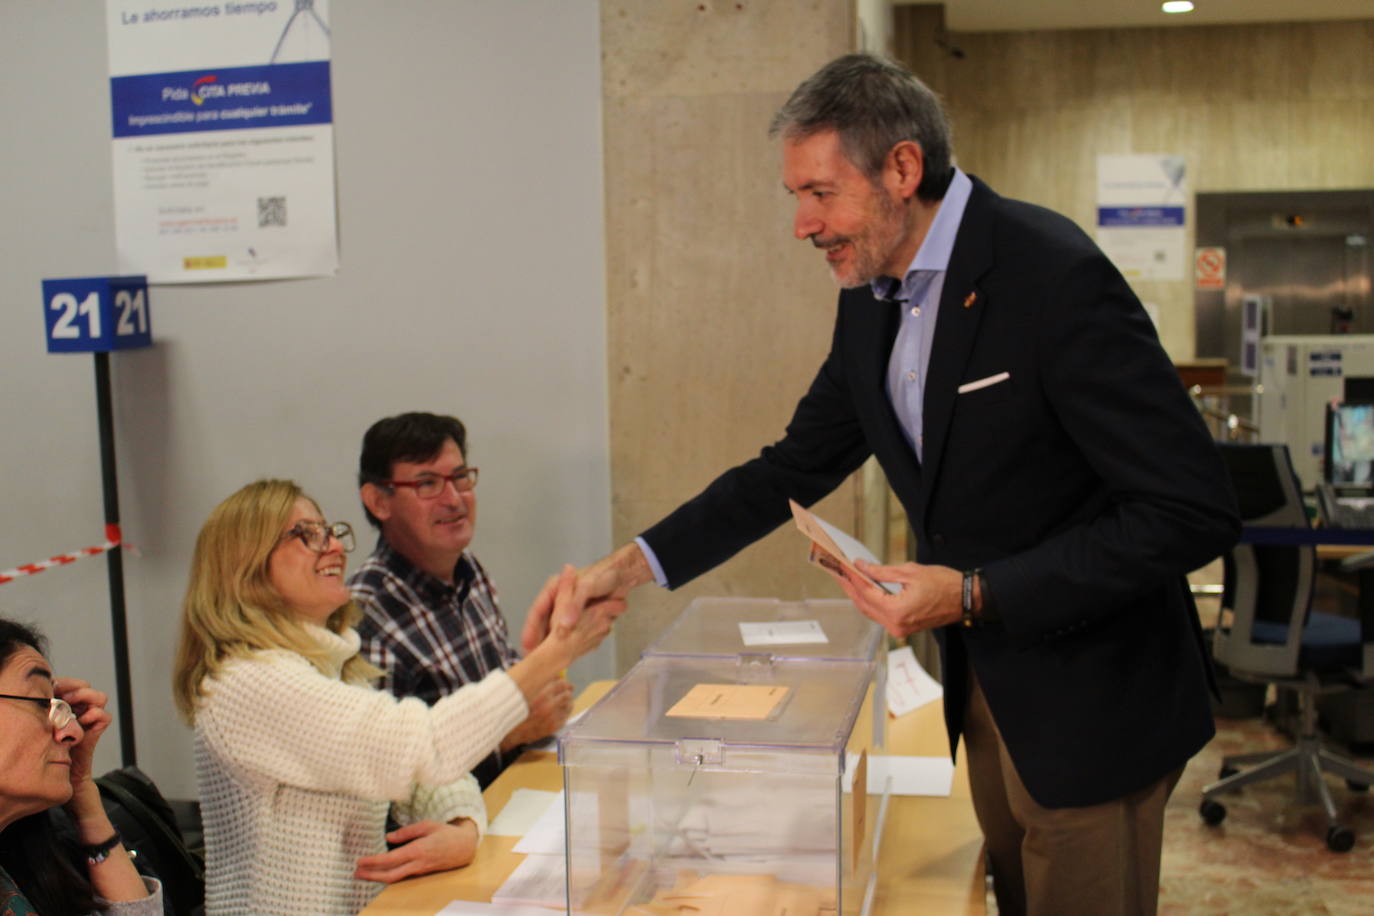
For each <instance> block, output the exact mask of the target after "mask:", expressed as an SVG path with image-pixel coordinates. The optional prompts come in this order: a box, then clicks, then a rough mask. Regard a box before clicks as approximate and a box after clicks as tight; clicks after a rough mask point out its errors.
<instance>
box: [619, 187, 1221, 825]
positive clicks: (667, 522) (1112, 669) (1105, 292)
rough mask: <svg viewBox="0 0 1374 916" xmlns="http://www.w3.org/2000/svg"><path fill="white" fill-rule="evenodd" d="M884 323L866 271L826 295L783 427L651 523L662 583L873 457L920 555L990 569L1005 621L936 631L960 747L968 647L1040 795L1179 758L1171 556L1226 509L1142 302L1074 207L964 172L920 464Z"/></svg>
mask: <svg viewBox="0 0 1374 916" xmlns="http://www.w3.org/2000/svg"><path fill="white" fill-rule="evenodd" d="M897 324H898V308H897V306H896V305H894V304H892V303H888V302H881V301H878V300H876V299H875V298H874V297H873V295H872V293H871V292H870V290H869V289H868V288H867V287H863V288H859V289H851V290H845V291H844V292H843V293H842V294H841V295H840V302H839V308H838V315H837V318H836V322H835V330H834V338H833V341H832V345H831V349H830V353H829V355H828V357H827V358H826V361H825V363H824V364H823V365H822V366H821V369H820V371H819V373H817V375H816V378H815V381H814V382H813V383H812V385H811V388H810V390H809V391H808V392H807V393H806V395H805V396H804V397H803V398H802V400H801V402H800V403H799V404H798V405H797V409H796V413H795V414H794V416H793V418H792V421H791V423H790V424H789V425H788V427H787V432H786V435H785V436H784V438H783V439H781V440H780V441H778V442H776V443H775V444H773V445H771V446H769V447H767V448H765V449H763V451H762V452H761V454H760V455H759V457H757V458H755V459H753V460H751V461H749V462H746V463H745V464H743V465H740V466H739V467H736V468H733V469H731V470H729V471H727V472H725V473H724V474H723V475H721V476H720V477H719V478H717V479H716V480H715V481H714V482H713V483H711V484H710V485H709V486H708V487H707V488H706V489H705V490H704V491H703V492H702V493H701V494H700V495H698V496H697V497H695V498H694V499H692V500H691V501H689V502H688V503H686V504H684V505H683V506H681V507H680V508H678V509H677V510H675V511H674V512H673V513H672V514H670V515H669V516H668V517H667V518H665V519H663V520H662V521H661V522H659V523H658V524H656V525H654V526H653V527H652V528H650V529H649V530H648V531H646V532H644V538H645V539H646V540H647V541H648V543H649V545H650V546H651V547H652V548H653V550H654V552H655V553H656V554H657V556H658V559H659V561H660V562H661V563H662V566H663V569H664V571H665V573H666V575H667V577H668V581H669V583H670V584H671V585H672V586H674V587H676V586H678V585H681V584H683V583H684V582H687V581H688V580H690V579H692V578H694V577H695V576H697V575H699V574H700V573H702V572H705V571H706V570H708V569H710V568H712V567H713V566H715V565H717V564H718V563H720V562H722V561H724V560H726V559H728V558H729V557H731V556H733V555H734V554H735V553H736V552H737V551H738V550H740V549H742V548H743V547H745V546H746V545H748V544H750V543H752V542H753V541H754V540H756V539H758V538H759V537H762V536H763V535H764V534H766V533H768V532H769V531H771V530H773V529H774V528H776V527H777V526H778V525H780V524H782V523H783V522H785V521H787V520H788V519H789V518H790V513H789V510H788V507H787V500H788V498H793V499H796V500H797V501H798V502H800V503H802V504H804V505H811V504H812V503H814V502H816V501H817V500H818V499H820V498H821V497H823V496H824V495H825V494H827V493H829V492H830V491H831V490H833V489H834V488H835V487H837V486H838V485H839V484H840V483H841V482H842V481H843V480H844V479H845V477H847V476H848V475H849V474H850V473H851V472H853V471H854V470H855V469H856V468H857V467H858V466H859V465H860V464H861V463H862V462H863V461H864V460H865V459H866V458H867V457H868V455H869V454H870V453H872V454H876V455H877V457H878V460H879V462H880V463H881V464H882V467H883V469H884V471H885V472H886V474H887V477H888V480H889V482H890V483H891V485H892V488H893V490H894V491H895V492H896V494H897V495H898V497H899V498H900V499H901V501H902V503H903V505H904V506H905V508H906V511H907V515H908V518H909V519H910V521H911V525H912V528H913V530H914V531H915V533H916V537H917V544H918V548H917V551H918V559H919V561H920V562H922V563H933V564H941V565H946V566H952V567H954V568H957V569H971V568H981V569H982V570H983V574H984V577H985V581H986V582H987V584H988V588H989V590H990V592H991V594H992V596H993V598H994V601H995V604H996V609H997V613H998V614H999V615H1000V617H1001V620H1002V622H1001V623H1000V624H991V625H989V626H987V627H984V628H981V629H974V630H963V629H960V628H958V627H948V628H944V630H943V631H942V632H937V636H938V637H939V639H940V645H941V650H942V651H941V660H942V662H943V669H944V682H945V684H946V685H949V688H950V689H948V690H947V691H946V695H945V717H946V721H947V724H948V727H949V737H950V748H951V752H952V753H953V752H954V750H955V748H956V747H957V744H958V737H959V734H960V733H961V729H962V723H963V712H964V702H965V699H966V694H965V691H964V690H963V689H962V688H963V685H964V684H965V683H966V682H967V676H968V667H967V666H968V665H970V664H971V665H972V666H973V669H974V671H975V672H976V674H977V677H978V680H979V683H980V684H981V686H982V688H983V692H984V694H985V695H986V697H987V700H988V705H989V707H990V709H991V710H992V713H993V717H994V718H995V719H996V721H997V724H998V728H999V730H1000V731H1001V732H1002V736H1003V739H1004V741H1005V743H1006V746H1007V750H1008V752H1009V753H1010V755H1011V758H1012V761H1013V762H1014V763H1015V765H1016V768H1017V772H1018V773H1019V774H1020V776H1021V778H1022V781H1023V782H1024V783H1025V785H1026V787H1027V789H1028V790H1029V791H1030V793H1031V795H1032V797H1034V798H1035V799H1036V800H1037V801H1038V802H1039V803H1040V804H1042V805H1045V806H1047V807H1065V806H1082V805H1091V804H1097V803H1100V802H1103V801H1106V800H1109V799H1113V798H1118V797H1121V796H1122V795H1124V794H1126V793H1128V792H1130V791H1133V790H1135V789H1137V788H1141V787H1143V786H1145V785H1147V784H1149V783H1151V782H1153V781H1155V780H1156V779H1158V778H1159V777H1161V776H1163V775H1164V774H1165V773H1168V772H1170V771H1171V770H1173V769H1176V768H1178V767H1181V766H1182V765H1183V764H1184V763H1185V762H1186V761H1187V759H1188V758H1189V757H1190V756H1192V755H1193V754H1194V753H1195V752H1196V751H1197V750H1198V749H1199V748H1201V747H1202V745H1204V744H1205V743H1206V742H1207V741H1208V740H1209V739H1210V738H1211V736H1212V734H1213V726H1212V717H1211V712H1210V708H1209V704H1208V700H1207V692H1208V687H1209V683H1210V671H1211V669H1210V666H1209V664H1208V661H1207V652H1206V647H1205V645H1204V644H1203V640H1202V634H1201V630H1200V628H1199V626H1198V622H1197V614H1196V610H1195V608H1194V606H1193V602H1192V598H1191V596H1190V594H1189V591H1188V588H1187V583H1186V582H1185V580H1184V574H1185V573H1186V572H1188V571H1189V570H1191V569H1195V568H1197V567H1199V566H1201V565H1203V564H1205V563H1207V562H1208V561H1210V560H1212V559H1213V558H1215V557H1217V556H1218V555H1220V554H1221V553H1222V552H1224V551H1225V550H1227V549H1228V548H1229V547H1230V546H1231V545H1232V544H1233V543H1234V542H1235V541H1236V539H1237V538H1238V536H1239V532H1240V525H1239V522H1238V520H1237V517H1236V510H1235V505H1234V498H1233V496H1232V494H1231V488H1230V484H1229V482H1228V479H1227V477H1226V474H1225V471H1224V469H1223V466H1222V464H1221V461H1220V458H1219V456H1218V453H1217V450H1216V448H1215V446H1214V445H1213V443H1212V441H1211V438H1210V436H1209V435H1208V432H1207V430H1206V428H1205V426H1204V425H1203V423H1202V420H1201V418H1200V417H1199V415H1198V412H1197V410H1196V409H1195V408H1194V407H1193V405H1192V403H1191V402H1190V401H1189V399H1188V397H1187V395H1186V394H1185V392H1184V390H1183V386H1182V384H1181V382H1180V381H1179V378H1178V374H1177V372H1176V371H1175V369H1174V367H1173V365H1172V364H1171V363H1170V361H1169V359H1168V357H1167V356H1166V354H1165V353H1164V350H1163V348H1162V347H1161V346H1160V344H1159V341H1158V338H1157V337H1156V335H1155V331H1154V328H1153V326H1152V324H1151V322H1150V319H1149V317H1148V316H1147V315H1146V313H1145V311H1144V309H1143V308H1142V307H1141V305H1140V302H1139V300H1138V299H1137V298H1136V296H1135V295H1134V294H1133V293H1132V291H1131V290H1130V288H1129V287H1128V286H1127V284H1126V282H1125V280H1123V279H1122V277H1121V276H1120V274H1119V273H1118V272H1117V271H1116V269H1115V268H1114V267H1113V266H1112V265H1111V263H1110V262H1109V261H1108V260H1107V258H1106V257H1105V256H1104V255H1103V254H1102V253H1101V252H1100V251H1099V250H1098V249H1097V247H1096V246H1095V245H1094V244H1093V242H1092V241H1091V240H1090V239H1089V238H1088V237H1087V236H1086V235H1085V234H1084V233H1083V232H1082V231H1081V230H1080V229H1079V228H1078V227H1077V226H1076V225H1074V224H1073V223H1072V222H1071V221H1070V220H1068V219H1066V218H1064V217H1062V216H1060V215H1058V214H1056V213H1053V212H1051V211H1049V210H1046V209H1043V208H1041V207H1036V206H1033V205H1031V204H1026V203H1021V202H1018V201H1013V200H1009V199H1006V198H1002V197H999V196H998V195H997V194H995V193H993V192H992V191H991V190H990V189H989V188H988V187H987V186H986V185H985V184H983V183H982V182H980V181H978V180H977V179H974V190H973V193H972V196H971V197H970V199H969V202H968V207H967V209H966V210H965V213H964V218H963V222H962V223H961V225H960V228H959V232H958V236H957V238H956V241H955V245H954V250H953V254H952V256H951V259H950V264H949V270H948V272H947V274H946V277H945V284H944V291H943V294H942V298H941V301H940V309H939V317H938V319H937V322H936V328H935V337H934V341H933V347H932V351H931V357H930V365H929V367H928V370H927V375H926V387H925V401H924V405H923V406H924V423H923V459H924V460H923V461H918V460H917V458H916V455H915V453H914V451H913V450H912V449H911V447H910V445H909V444H908V443H907V441H906V439H905V438H904V437H903V435H902V431H901V428H900V426H899V425H898V422H897V418H896V416H895V414H894V413H893V410H892V406H891V403H890V401H889V399H888V396H887V393H886V389H885V378H886V370H887V362H888V355H889V352H890V351H891V348H892V343H893V340H894V339H895V336H896V332H897ZM1001 373H1008V375H1007V377H1006V378H1005V380H1003V381H1000V382H997V383H995V384H989V385H986V386H984V387H978V388H975V389H973V390H967V391H965V392H963V393H961V392H960V391H959V388H960V387H961V386H966V385H968V384H969V383H972V382H977V381H980V380H985V379H990V378H993V377H996V376H998V375H1000V374H1001Z"/></svg>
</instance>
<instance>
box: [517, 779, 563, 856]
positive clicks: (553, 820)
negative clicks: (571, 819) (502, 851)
mask: <svg viewBox="0 0 1374 916" xmlns="http://www.w3.org/2000/svg"><path fill="white" fill-rule="evenodd" d="M540 794H541V795H552V796H553V798H554V800H553V802H552V803H551V804H550V805H549V806H548V807H547V808H545V809H544V812H543V813H542V814H540V815H539V817H538V819H537V820H535V822H534V825H533V826H532V827H530V828H529V829H528V830H526V831H525V833H524V835H522V836H521V837H520V842H518V843H516V844H515V851H516V852H520V853H526V854H529V853H539V854H541V855H559V856H561V855H563V793H562V792H541V793H540Z"/></svg>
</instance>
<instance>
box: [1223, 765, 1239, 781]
mask: <svg viewBox="0 0 1374 916" xmlns="http://www.w3.org/2000/svg"><path fill="white" fill-rule="evenodd" d="M1239 772H1240V770H1238V769H1236V768H1235V767H1228V766H1223V767H1222V768H1221V769H1220V770H1218V771H1217V779H1225V778H1226V777H1227V776H1234V775H1236V774H1237V773H1239Z"/></svg>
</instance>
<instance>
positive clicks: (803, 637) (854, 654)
mask: <svg viewBox="0 0 1374 916" xmlns="http://www.w3.org/2000/svg"><path fill="white" fill-rule="evenodd" d="M644 654H645V655H671V656H692V655H698V656H700V655H705V656H729V657H752V656H771V657H773V658H775V659H796V660H800V659H817V660H829V661H865V662H867V661H872V662H876V663H877V664H876V665H875V666H874V668H873V691H872V713H873V715H872V728H873V735H872V746H873V748H874V749H875V750H881V749H882V747H883V741H884V736H885V733H886V731H885V730H886V726H887V634H886V633H884V632H883V628H882V627H880V626H878V624H877V623H875V622H874V621H872V620H869V619H868V618H867V617H865V616H864V615H863V614H860V613H859V611H858V610H857V609H856V608H855V607H854V605H853V603H852V602H850V601H848V600H846V599H832V598H826V599H805V600H802V601H782V600H780V599H777V598H697V599H695V600H693V601H692V603H691V604H689V605H687V608H686V609H685V610H684V611H683V612H682V613H681V614H680V615H678V618H677V620H675V621H673V624H672V626H670V627H669V628H668V629H667V630H665V631H664V633H663V635H661V636H660V637H659V638H658V639H656V640H655V641H654V642H653V644H652V645H650V646H649V648H647V649H645V650H644Z"/></svg>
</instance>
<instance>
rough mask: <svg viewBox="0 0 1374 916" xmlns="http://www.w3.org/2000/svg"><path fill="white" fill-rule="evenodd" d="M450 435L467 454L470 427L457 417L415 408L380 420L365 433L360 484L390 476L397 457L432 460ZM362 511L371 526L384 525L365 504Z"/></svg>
mask: <svg viewBox="0 0 1374 916" xmlns="http://www.w3.org/2000/svg"><path fill="white" fill-rule="evenodd" d="M450 439H452V440H453V442H454V444H456V445H457V446H458V448H460V449H462V452H463V455H464V456H465V457H466V455H467V453H468V431H467V428H466V427H465V426H463V421H462V420H459V419H458V418H457V417H448V416H443V415H441V414H433V413H421V412H412V413H403V414H397V415H396V416H394V417H387V418H386V419H384V420H378V421H377V422H376V423H373V424H372V426H371V427H369V428H368V430H367V432H365V433H363V449H362V454H361V455H359V457H358V486H359V487H361V486H362V485H363V484H365V483H370V484H380V483H381V482H382V481H384V480H390V479H391V474H392V468H394V467H395V466H396V462H398V461H414V462H423V461H431V460H433V459H434V457H435V456H437V455H438V454H439V452H441V451H443V448H444V443H445V442H447V441H448V440H450ZM363 514H365V515H366V516H367V520H368V521H369V522H371V523H372V527H374V528H381V527H382V523H381V521H379V520H378V519H377V518H376V516H374V515H373V514H372V513H371V512H368V511H367V506H366V505H364V506H363Z"/></svg>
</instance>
